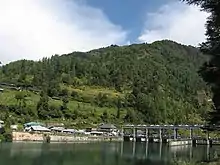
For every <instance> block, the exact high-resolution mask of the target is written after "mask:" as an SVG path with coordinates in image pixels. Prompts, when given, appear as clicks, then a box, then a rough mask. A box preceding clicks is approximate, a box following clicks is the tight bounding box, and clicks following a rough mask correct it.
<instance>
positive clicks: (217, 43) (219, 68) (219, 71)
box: [183, 0, 220, 124]
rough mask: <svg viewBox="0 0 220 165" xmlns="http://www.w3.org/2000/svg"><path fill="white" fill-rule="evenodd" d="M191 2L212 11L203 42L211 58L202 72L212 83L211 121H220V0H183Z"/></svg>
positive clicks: (204, 49) (203, 46)
mask: <svg viewBox="0 0 220 165" xmlns="http://www.w3.org/2000/svg"><path fill="white" fill-rule="evenodd" d="M183 1H185V2H187V3H189V4H195V5H199V6H200V7H201V9H202V10H203V11H206V12H208V13H210V16H209V17H208V19H207V22H206V37H207V40H206V41H205V42H204V43H202V44H201V50H202V51H203V52H204V53H206V54H210V55H211V60H210V61H209V62H208V63H205V64H204V66H203V67H202V68H201V71H200V74H201V75H202V77H203V78H204V80H205V81H206V82H208V83H209V84H211V86H212V91H213V102H214V105H215V110H214V111H213V112H212V113H211V116H210V123H211V124H219V121H220V1H219V0H183Z"/></svg>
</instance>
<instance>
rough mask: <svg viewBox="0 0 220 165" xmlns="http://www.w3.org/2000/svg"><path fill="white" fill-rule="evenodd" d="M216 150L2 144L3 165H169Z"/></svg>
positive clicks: (201, 157) (142, 145)
mask: <svg viewBox="0 0 220 165" xmlns="http://www.w3.org/2000/svg"><path fill="white" fill-rule="evenodd" d="M218 150H219V147H215V146H213V147H211V148H210V147H207V146H197V147H191V146H179V147H168V146H167V145H164V144H150V143H149V144H146V143H132V142H130V143H129V142H117V143H115V142H112V143H74V144H67V143H63V144H60V143H54V144H42V143H2V144H0V164H2V165H143V164H147V165H151V164H152V165H165V164H166V165H169V164H171V163H172V162H173V161H175V160H183V161H190V160H192V161H198V162H200V161H205V160H207V159H210V158H212V157H214V156H215V155H216V153H217V152H218Z"/></svg>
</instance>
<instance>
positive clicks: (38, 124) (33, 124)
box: [24, 122, 43, 128]
mask: <svg viewBox="0 0 220 165" xmlns="http://www.w3.org/2000/svg"><path fill="white" fill-rule="evenodd" d="M32 126H43V124H41V123H37V122H29V123H25V124H24V128H26V127H32Z"/></svg>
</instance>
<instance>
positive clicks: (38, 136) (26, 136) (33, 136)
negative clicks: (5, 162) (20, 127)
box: [12, 132, 123, 143]
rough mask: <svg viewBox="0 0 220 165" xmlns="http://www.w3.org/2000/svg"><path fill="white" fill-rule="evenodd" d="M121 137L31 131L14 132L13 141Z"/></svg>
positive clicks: (94, 139)
mask: <svg viewBox="0 0 220 165" xmlns="http://www.w3.org/2000/svg"><path fill="white" fill-rule="evenodd" d="M122 140H123V139H122V138H121V137H108V136H70V135H54V134H49V133H48V134H42V133H29V132H12V141H13V142H22V141H29V142H31V141H32V142H51V143H53V142H65V143H71V142H93V141H95V142H96V141H122Z"/></svg>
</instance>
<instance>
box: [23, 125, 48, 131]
mask: <svg viewBox="0 0 220 165" xmlns="http://www.w3.org/2000/svg"><path fill="white" fill-rule="evenodd" d="M25 131H28V132H50V131H51V130H50V129H48V128H46V127H43V126H31V127H27V128H25Z"/></svg>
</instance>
